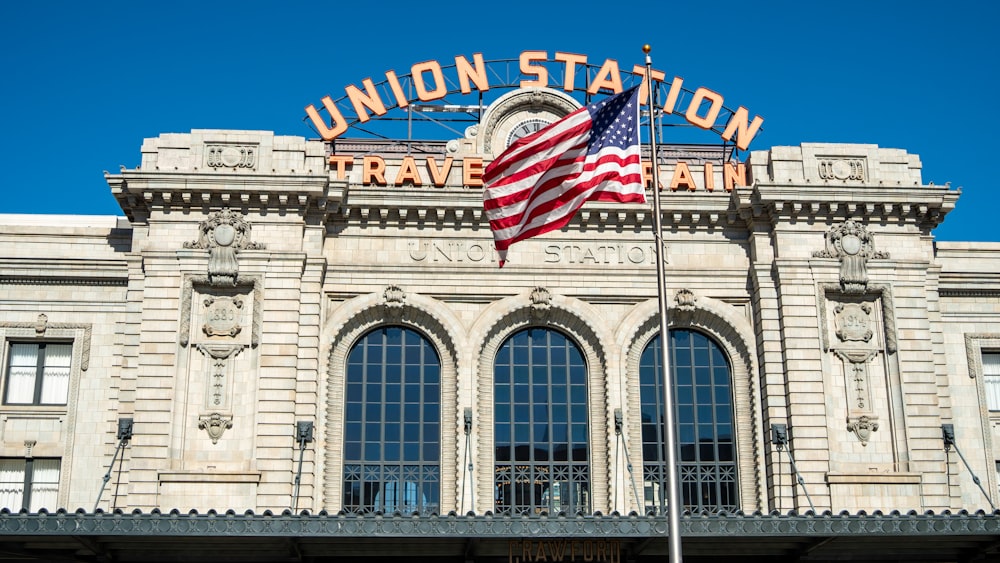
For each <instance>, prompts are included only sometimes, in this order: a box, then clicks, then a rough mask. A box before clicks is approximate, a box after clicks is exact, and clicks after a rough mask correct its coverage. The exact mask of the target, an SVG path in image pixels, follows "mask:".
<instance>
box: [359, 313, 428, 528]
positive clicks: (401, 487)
mask: <svg viewBox="0 0 1000 563" xmlns="http://www.w3.org/2000/svg"><path fill="white" fill-rule="evenodd" d="M394 329H396V330H399V331H401V337H400V344H399V345H398V346H399V348H400V354H401V355H400V359H399V365H400V370H399V373H398V374H397V375H398V377H399V378H400V381H399V382H397V383H396V387H397V389H396V391H394V392H392V395H393V396H396V395H398V397H397V399H398V400H393V399H390V398H389V394H390V393H389V391H388V389H389V385H392V383H391V382H387V381H386V379H387V378H388V377H390V375H389V374H388V373H387V370H386V368H387V366H390V365H393V364H394V362H391V361H389V358H388V357H387V354H389V351H388V350H387V348H389V347H390V346H393V344H391V342H390V341H389V340H388V335H387V334H386V335H385V336H383V338H384V340H383V341H382V343H381V347H378V346H376V345H373V344H370V343H369V341H368V338H369V337H371V336H373V335H375V334H376V333H378V332H380V331H390V330H394ZM407 332H409V333H412V334H413V335H416V336H417V337H419V338H420V342H419V343H417V346H419V350H420V352H419V353H420V357H421V359H420V362H419V363H417V364H411V363H405V364H404V363H403V355H404V352H403V350H404V349H405V348H407V347H409V346H410V343H409V342H408V341H407V338H408V337H407V336H405V333H407ZM409 338H412V337H409ZM376 348H377V349H379V350H381V353H382V355H383V357H382V358H381V359H379V360H374V361H373V360H371V359H369V358H368V351H369V350H372V349H376ZM428 350H429V351H430V352H432V353H433V354H434V356H435V357H434V358H433V359H434V360H436V362H437V363H436V364H434V363H432V362H430V361H429V360H430V358H428V357H427V355H426V352H427V351H428ZM355 351H357V352H358V353H360V354H361V355H362V358H363V361H361V362H360V363H355V364H352V356H353V355H354V353H355ZM434 365H436V371H437V373H436V378H437V382H436V384H435V385H436V386H437V395H436V397H435V398H434V401H433V402H430V401H428V400H427V399H428V397H427V396H426V394H425V389H426V387H427V385H429V383H428V382H427V380H426V377H427V374H426V373H425V370H426V369H427V368H428V367H431V366H434ZM413 366H419V367H420V381H419V394H420V400H419V402H417V403H413V402H411V401H407V397H408V392H407V391H408V390H407V387H408V386H413V384H412V383H409V382H408V379H409V376H410V375H409V373H408V371H409V370H407V369H406V368H407V367H413ZM374 367H378V368H380V370H379V374H378V375H377V379H378V380H379V381H380V383H378V385H380V387H379V392H380V398H379V399H378V401H377V402H369V401H368V392H369V386H370V385H376V383H375V382H374V381H372V380H369V373H370V371H371V370H372V368H374ZM344 368H345V371H344V386H345V387H344V411H343V414H342V420H343V432H344V437H343V440H342V442H341V448H340V453H341V456H342V458H341V459H342V462H343V466H342V471H341V476H340V481H341V486H342V493H341V502H342V506H343V509H344V510H345V511H347V512H353V513H359V514H370V513H384V512H393V513H394V512H400V513H401V514H406V515H408V514H412V513H415V512H419V513H422V514H423V513H432V512H433V513H438V512H440V510H441V506H442V502H443V493H444V491H443V490H442V487H441V484H442V470H443V463H442V462H443V458H442V456H443V452H444V438H443V421H442V416H443V414H444V412H443V411H444V409H443V408H442V407H443V405H444V398H443V390H444V382H443V379H442V378H443V372H444V363H443V361H442V357H441V353H440V351H439V350H438V349H437V347H436V346H435V344H434V341H433V340H431V339H430V338H428V337H427V335H426V334H424V333H423V332H421V331H419V330H417V329H415V328H413V327H411V326H406V325H381V326H376V327H372V328H370V329H369V330H366V331H365V332H364V333H363V334H362V335H361V336H360V337H359V338H358V339H357V340H356V341H355V342H354V343H353V344H352V345H351V346H350V348H349V349H348V350H347V353H346V356H345V361H344ZM353 369H357V370H358V375H360V377H361V379H360V380H359V381H355V380H354V379H353V378H354V377H356V376H355V375H352V371H353ZM354 386H357V389H356V390H353V389H352V387H354ZM359 393H360V395H357V394H359ZM355 395H357V396H358V399H357V400H354V399H352V397H354V396H355ZM355 403H356V404H357V407H356V410H357V413H356V414H357V417H358V418H357V419H356V420H355V418H353V417H352V414H351V410H352V408H351V406H352V405H353V404H355ZM411 404H416V405H417V408H416V411H417V412H416V414H417V420H416V421H415V422H413V421H410V419H409V418H408V417H409V416H410V415H407V414H406V413H407V411H408V410H410V409H407V405H411ZM392 405H397V409H396V410H395V415H389V407H390V406H392ZM428 405H433V406H436V413H434V415H435V416H436V421H432V420H428V419H427V418H426V417H427V416H428V412H427V407H428ZM372 406H378V411H379V412H378V413H377V415H378V416H377V417H376V418H377V420H376V421H374V422H373V421H371V420H369V413H371V414H373V415H374V414H376V413H374V412H373V411H369V409H370V408H371V407H372ZM411 409H412V407H411ZM388 418H398V420H395V421H389V420H388ZM353 424H357V425H358V427H359V430H360V431H361V432H362V433H363V434H364V433H365V432H367V430H365V426H368V425H376V426H378V429H377V431H378V432H379V437H378V440H377V442H376V441H373V440H367V438H368V436H367V434H365V436H364V439H363V438H362V437H360V436H359V437H358V438H357V439H352V438H351V437H350V436H348V428H349V427H350V426H351V425H353ZM391 424H395V425H396V426H395V428H397V429H398V432H397V434H398V439H389V438H387V437H386V431H387V430H388V429H389V426H390V425H391ZM428 424H431V425H436V426H437V435H436V438H437V443H436V447H437V451H436V455H435V456H433V457H436V459H431V458H429V457H428V456H427V451H426V450H425V447H424V445H425V443H426V442H425V441H424V440H423V438H424V437H425V431H426V428H425V426H426V425H428ZM414 425H416V426H417V427H418V428H417V432H418V435H419V438H418V439H419V442H418V444H417V446H418V447H417V450H418V451H417V456H416V459H408V456H410V454H408V453H407V452H408V450H407V448H406V447H405V444H406V443H407V438H406V435H405V434H406V432H407V431H408V430H412V429H411V428H409V427H411V426H414ZM369 444H372V445H376V444H377V446H378V448H379V452H380V453H379V456H378V458H379V459H378V460H373V459H369V457H368V454H367V451H366V450H367V449H368V446H369ZM387 444H391V445H397V444H398V448H396V449H395V455H394V457H395V459H387V456H386V451H387V450H386V448H385V446H386V445H387ZM355 445H356V446H357V453H356V454H353V453H349V452H348V449H349V448H353V447H354V446H355ZM410 457H412V456H410ZM414 485H416V488H414ZM428 488H430V489H435V490H430V491H429V490H428ZM428 492H430V493H431V496H434V495H436V496H434V498H431V497H430V496H428ZM387 493H391V495H392V498H389V494H387ZM407 500H416V502H417V503H418V506H411V505H409V504H407Z"/></svg>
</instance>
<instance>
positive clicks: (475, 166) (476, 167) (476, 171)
mask: <svg viewBox="0 0 1000 563" xmlns="http://www.w3.org/2000/svg"><path fill="white" fill-rule="evenodd" d="M462 184H464V185H466V186H468V187H470V188H481V187H483V159H481V158H465V159H462Z"/></svg>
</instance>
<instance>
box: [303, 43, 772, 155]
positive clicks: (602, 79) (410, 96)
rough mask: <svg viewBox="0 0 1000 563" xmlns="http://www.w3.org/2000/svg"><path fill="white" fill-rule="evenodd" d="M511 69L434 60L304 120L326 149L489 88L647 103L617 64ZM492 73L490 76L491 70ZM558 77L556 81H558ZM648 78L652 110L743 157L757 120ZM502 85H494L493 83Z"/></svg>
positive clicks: (677, 83)
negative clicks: (374, 125) (421, 105)
mask: <svg viewBox="0 0 1000 563" xmlns="http://www.w3.org/2000/svg"><path fill="white" fill-rule="evenodd" d="M511 62H512V61H504V60H497V61H486V60H484V59H483V55H482V54H481V53H475V54H473V55H472V61H469V59H468V58H467V57H466V56H464V55H458V56H456V57H455V59H454V63H453V64H442V63H440V62H439V61H436V60H430V61H424V62H420V63H416V64H414V65H412V66H411V67H410V70H409V73H407V74H404V75H402V76H400V75H398V74H397V73H396V71H394V70H388V71H386V72H385V73H384V76H385V78H384V79H383V80H381V81H379V82H378V83H376V82H375V81H374V80H372V79H371V78H364V79H362V80H361V87H358V86H356V85H354V84H350V85H348V86H346V87H345V88H344V95H343V96H342V97H340V98H338V99H336V100H335V99H333V98H332V97H331V96H325V97H323V99H322V100H321V105H322V110H325V113H326V116H325V117H324V116H323V114H322V113H321V111H322V110H320V109H317V108H316V107H315V106H314V105H312V104H310V105H308V106H306V108H305V111H306V116H307V117H308V118H309V120H310V121H311V123H312V125H313V127H315V129H316V131H317V132H318V133H319V135H320V136H321V137H322V138H323V140H326V141H331V140H333V139H336V138H337V137H339V136H341V135H343V134H344V133H345V132H346V131H347V130H348V129H349V128H350V127H351V126H353V125H356V124H358V123H366V122H368V121H369V120H371V119H372V117H381V116H384V115H386V114H387V113H388V112H389V111H390V110H392V109H395V108H400V109H405V108H407V107H408V106H410V105H411V104H414V103H417V102H433V101H439V100H442V99H444V98H445V97H446V96H448V95H449V94H472V93H473V91H477V92H478V93H479V94H480V95H481V94H482V93H483V92H487V91H489V90H490V89H491V88H495V87H502V88H531V87H543V88H553V89H561V90H562V91H565V92H581V93H583V94H584V95H586V96H588V97H589V96H594V95H596V94H600V93H614V94H617V93H620V92H622V91H623V89H624V88H625V86H624V84H625V83H626V82H628V81H638V82H640V83H641V90H640V95H639V98H640V99H641V100H643V103H644V104H645V103H646V102H645V100H647V99H648V88H649V85H648V84H646V80H645V67H644V66H642V65H635V66H633V67H632V68H630V69H626V70H622V68H621V66H620V65H619V64H618V61H616V60H614V59H605V60H604V61H603V62H602V63H600V64H599V65H598V64H592V63H590V62H588V57H587V55H581V54H575V53H564V52H558V51H557V52H556V53H554V54H552V55H551V56H550V55H549V53H548V52H547V51H524V52H522V53H521V55H520V57H519V58H518V59H517V64H518V66H517V70H518V72H517V73H516V75H517V78H516V79H515V80H514V81H509V80H505V79H504V78H502V77H503V76H509V75H510V74H509V73H506V74H505V73H501V72H499V67H501V66H506V65H508V64H510V63H511ZM495 69H496V70H495ZM560 76H561V79H560ZM652 77H653V82H654V89H655V90H656V94H657V95H656V96H654V98H655V99H657V100H661V101H658V102H655V103H656V105H657V108H656V109H657V110H658V111H662V114H664V115H670V114H678V115H680V116H682V117H683V118H684V119H685V120H686V121H687V122H688V123H690V124H691V125H694V126H696V127H700V128H702V129H708V130H712V131H715V132H716V133H718V134H719V136H720V137H721V138H722V140H723V141H726V142H734V143H735V145H736V147H737V148H739V149H740V150H746V149H747V148H748V147H749V146H750V142H751V141H752V140H753V138H754V136H756V134H757V132H758V131H759V130H760V126H761V125H762V124H763V123H764V119H763V118H762V117H760V116H759V115H755V116H754V117H753V119H750V111H749V110H748V109H747V108H745V107H743V106H739V107H738V108H737V109H736V110H730V109H728V108H727V107H726V106H725V104H724V102H725V99H724V97H723V96H722V94H720V93H718V92H715V91H713V90H710V89H708V88H705V87H699V88H696V89H695V90H693V91H692V90H689V89H687V88H686V87H685V86H684V80H683V79H682V78H680V77H679V76H675V77H674V78H673V79H672V80H671V81H670V82H666V81H665V78H666V73H664V72H663V71H658V70H653V71H652ZM498 81H499V82H502V84H496V82H498Z"/></svg>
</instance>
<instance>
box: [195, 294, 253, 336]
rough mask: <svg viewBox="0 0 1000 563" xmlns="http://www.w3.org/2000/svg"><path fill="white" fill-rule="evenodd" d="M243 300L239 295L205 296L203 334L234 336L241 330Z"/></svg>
mask: <svg viewBox="0 0 1000 563" xmlns="http://www.w3.org/2000/svg"><path fill="white" fill-rule="evenodd" d="M242 309H243V300H242V299H240V298H239V297H228V296H223V297H206V298H205V324H204V325H202V327H201V330H202V332H204V333H205V336H230V337H232V336H236V335H237V334H239V333H240V331H241V330H243V326H242V325H241V322H242V317H243V315H242V313H243V311H242Z"/></svg>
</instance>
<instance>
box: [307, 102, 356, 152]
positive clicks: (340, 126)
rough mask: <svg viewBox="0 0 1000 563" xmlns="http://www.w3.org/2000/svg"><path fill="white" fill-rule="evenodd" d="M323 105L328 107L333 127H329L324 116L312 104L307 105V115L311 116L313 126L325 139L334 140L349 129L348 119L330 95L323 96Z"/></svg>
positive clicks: (327, 110)
mask: <svg viewBox="0 0 1000 563" xmlns="http://www.w3.org/2000/svg"><path fill="white" fill-rule="evenodd" d="M322 101H323V107H325V108H326V112H327V113H329V114H330V124H331V125H332V127H327V126H326V123H324V122H323V118H322V117H320V116H319V112H318V111H316V108H314V107H313V105H312V104H309V105H308V106H306V115H308V116H309V120H310V121H312V124H313V127H315V128H316V131H318V132H319V136H320V137H322V138H323V140H324V141H332V140H334V139H336V138H337V137H338V136H340V135H342V134H343V133H344V131H347V121H346V120H345V119H344V116H343V115H342V114H341V113H340V110H339V109H337V106H335V105H334V104H333V99H332V98H330V96H324V97H323V100H322Z"/></svg>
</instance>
